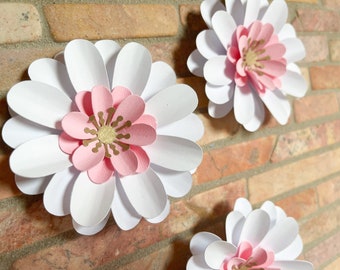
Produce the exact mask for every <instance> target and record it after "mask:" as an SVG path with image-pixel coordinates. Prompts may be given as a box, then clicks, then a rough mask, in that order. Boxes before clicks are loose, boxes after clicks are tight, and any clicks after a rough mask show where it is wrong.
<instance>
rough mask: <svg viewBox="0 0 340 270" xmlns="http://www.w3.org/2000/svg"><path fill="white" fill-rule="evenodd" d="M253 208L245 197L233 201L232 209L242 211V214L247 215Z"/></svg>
mask: <svg viewBox="0 0 340 270" xmlns="http://www.w3.org/2000/svg"><path fill="white" fill-rule="evenodd" d="M252 210H253V207H252V206H251V203H250V202H249V201H248V200H247V199H246V198H238V199H237V200H236V201H235V205H234V211H238V212H240V213H242V215H243V216H245V217H246V216H248V215H249V214H250V212H251V211H252Z"/></svg>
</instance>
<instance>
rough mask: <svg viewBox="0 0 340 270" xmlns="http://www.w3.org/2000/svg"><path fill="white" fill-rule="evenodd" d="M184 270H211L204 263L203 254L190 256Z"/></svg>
mask: <svg viewBox="0 0 340 270" xmlns="http://www.w3.org/2000/svg"><path fill="white" fill-rule="evenodd" d="M186 270H211V268H210V267H209V266H208V265H207V264H206V263H205V260H204V256H203V254H201V255H195V256H192V257H191V258H190V259H189V260H188V262H187V266H186Z"/></svg>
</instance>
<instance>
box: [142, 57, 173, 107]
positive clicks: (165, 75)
mask: <svg viewBox="0 0 340 270" xmlns="http://www.w3.org/2000/svg"><path fill="white" fill-rule="evenodd" d="M174 84H176V74H175V72H174V70H173V69H172V68H171V67H170V66H169V65H168V64H167V63H165V62H161V61H158V62H154V63H152V65H151V71H150V76H149V79H148V81H147V83H146V86H145V88H144V90H143V92H142V94H141V97H142V98H143V99H144V100H145V101H147V100H148V99H149V98H150V97H152V96H153V95H155V94H156V93H158V92H159V91H160V90H162V89H164V88H167V87H170V86H171V85H174Z"/></svg>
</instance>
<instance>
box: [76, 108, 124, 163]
mask: <svg viewBox="0 0 340 270" xmlns="http://www.w3.org/2000/svg"><path fill="white" fill-rule="evenodd" d="M114 113H115V109H114V108H109V109H107V116H106V118H104V112H98V113H97V117H96V116H95V115H91V116H90V117H89V120H88V122H89V123H92V124H93V125H94V127H95V129H90V128H87V127H86V128H85V129H84V132H85V133H86V134H91V135H94V136H95V137H93V138H92V139H87V140H83V145H84V146H88V145H89V144H90V143H91V142H94V141H97V143H96V145H95V147H93V148H92V152H93V153H97V152H98V151H99V148H101V147H102V146H103V147H104V148H105V157H107V158H110V157H111V156H112V155H111V153H113V154H114V155H118V154H119V153H120V150H118V148H117V146H119V148H120V149H121V151H126V150H128V149H129V148H130V146H129V145H128V144H126V143H123V142H121V141H120V140H121V139H129V138H130V134H129V133H126V134H123V133H120V131H121V130H122V129H124V128H127V127H130V126H131V121H129V120H127V121H125V122H124V118H123V116H121V115H119V116H118V117H116V118H115V117H114ZM97 118H98V119H97Z"/></svg>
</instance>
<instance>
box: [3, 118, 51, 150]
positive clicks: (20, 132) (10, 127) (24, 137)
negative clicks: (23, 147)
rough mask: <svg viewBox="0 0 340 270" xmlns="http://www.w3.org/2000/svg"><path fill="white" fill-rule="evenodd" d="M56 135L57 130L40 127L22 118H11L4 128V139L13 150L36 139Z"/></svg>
mask: <svg viewBox="0 0 340 270" xmlns="http://www.w3.org/2000/svg"><path fill="white" fill-rule="evenodd" d="M54 133H57V131H56V130H55V129H50V128H47V127H44V126H41V125H38V124H36V123H34V122H31V121H29V120H27V119H25V118H22V117H21V116H15V117H12V118H10V119H9V120H8V121H7V122H6V123H5V124H4V126H3V127H2V138H3V140H4V141H5V143H6V144H8V145H9V146H10V147H12V148H16V147H18V146H19V145H20V144H22V143H24V142H27V141H30V140H33V139H35V138H39V137H43V136H47V135H50V134H54Z"/></svg>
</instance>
